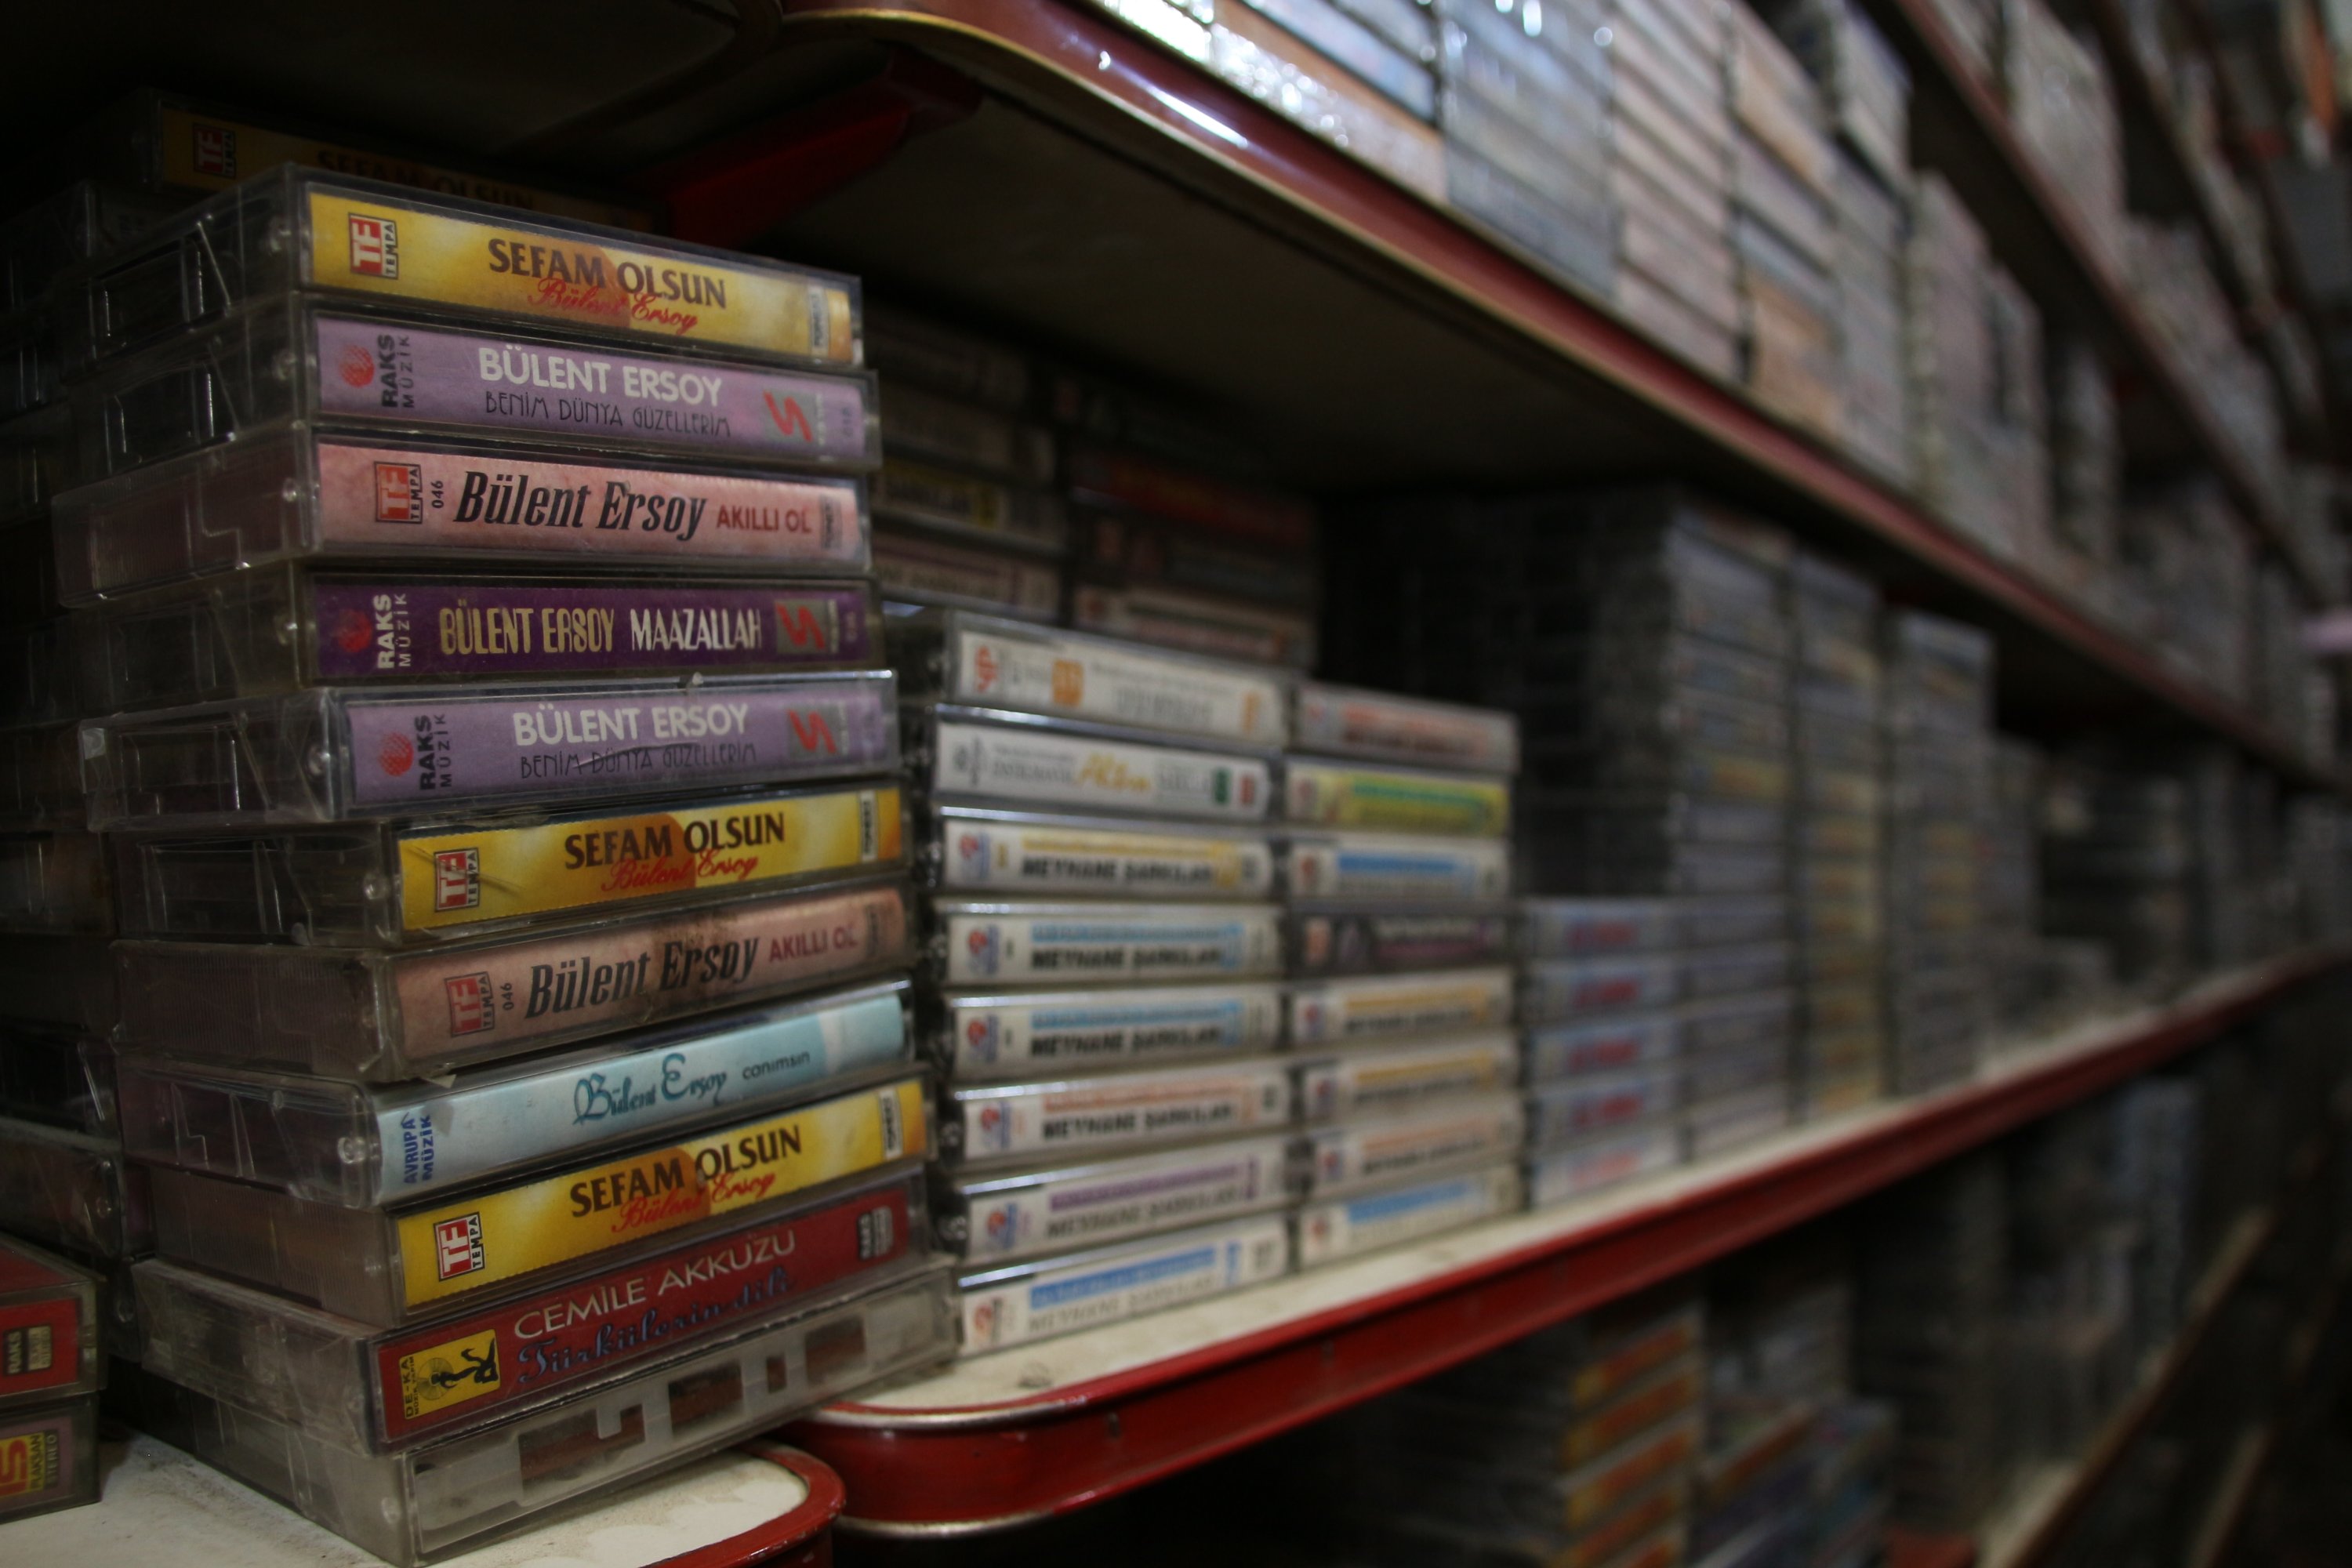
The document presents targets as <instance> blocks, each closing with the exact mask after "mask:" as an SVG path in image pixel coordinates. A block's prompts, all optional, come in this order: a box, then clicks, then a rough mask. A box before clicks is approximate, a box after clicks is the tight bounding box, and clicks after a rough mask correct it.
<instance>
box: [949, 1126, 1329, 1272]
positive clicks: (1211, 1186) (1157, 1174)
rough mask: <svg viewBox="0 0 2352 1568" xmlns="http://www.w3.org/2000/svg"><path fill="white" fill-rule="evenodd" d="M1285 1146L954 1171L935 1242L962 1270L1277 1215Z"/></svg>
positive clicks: (1217, 1146) (1284, 1196) (1252, 1142)
mask: <svg viewBox="0 0 2352 1568" xmlns="http://www.w3.org/2000/svg"><path fill="white" fill-rule="evenodd" d="M1291 1152H1292V1151H1291V1140H1290V1139H1289V1138H1288V1137H1287V1136H1275V1137H1258V1138H1240V1139H1231V1140H1225V1141H1222V1142H1214V1143H1197V1144H1191V1145H1187V1146H1186V1147H1184V1148H1181V1149H1170V1150H1165V1151H1159V1150H1155V1151H1151V1152H1145V1153H1140V1154H1129V1155H1126V1156H1124V1157H1122V1158H1118V1159H1110V1160H1096V1161H1089V1162H1086V1163H1076V1164H1072V1163H1056V1164H1052V1165H1047V1166H1045V1167H1043V1168H1041V1169H1037V1170H1026V1171H1008V1172H993V1171H980V1172H958V1173H954V1174H952V1175H951V1176H950V1177H948V1178H947V1180H946V1181H945V1183H944V1184H943V1185H942V1187H941V1189H940V1194H939V1209H938V1213H939V1240H940V1245H941V1246H942V1247H946V1248H947V1249H948V1250H949V1251H950V1252H952V1253H955V1254H956V1255H957V1256H959V1257H961V1258H964V1259H966V1260H967V1261H969V1262H972V1263H979V1262H983V1261H987V1260H991V1259H1004V1258H1026V1257H1030V1256H1033V1255H1035V1254H1039V1253H1062V1252H1068V1251H1070V1250H1072V1249H1073V1248H1076V1247H1096V1246H1107V1245H1108V1244H1110V1243H1113V1242H1119V1241H1126V1240H1129V1239H1131V1238H1133V1237H1139V1236H1150V1235H1153V1234H1156V1233H1158V1232H1160V1231H1165V1230H1173V1229H1176V1228H1178V1227H1179V1226H1190V1225H1204V1224H1208V1223H1211V1222H1213V1221H1220V1220H1228V1219H1234V1218H1238V1217H1241V1216H1244V1215H1253V1214H1258V1213H1262V1212H1264V1211H1265V1210H1267V1209H1272V1208H1279V1207H1281V1206H1282V1205H1284V1204H1286V1203H1287V1202H1288V1201H1289V1199H1290V1190H1291Z"/></svg>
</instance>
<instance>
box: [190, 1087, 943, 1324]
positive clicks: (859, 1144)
mask: <svg viewBox="0 0 2352 1568" xmlns="http://www.w3.org/2000/svg"><path fill="white" fill-rule="evenodd" d="M929 1125H930V1124H929V1115H928V1112H927V1108H926V1106H925V1097H924V1092H923V1080H922V1079H920V1078H919V1077H900V1078H895V1079H889V1080H887V1081H886V1082H883V1083H880V1084H878V1085H868V1086H867V1087H865V1088H861V1089H845V1090H842V1091H840V1092H837V1093H835V1094H834V1095H833V1096H832V1097H831V1098H829V1099H824V1100H814V1101H811V1102H809V1103H807V1104H804V1105H801V1106H797V1107H794V1108H793V1109H792V1110H783V1111H771V1112H767V1113H765V1114H761V1115H757V1116H753V1117H751V1118H749V1119H739V1120H736V1121H730V1122H728V1123H725V1124H721V1125H719V1126H713V1127H708V1128H705V1129H704V1130H702V1131H698V1132H695V1133H693V1134H691V1135H688V1136H687V1137H685V1138H682V1139H680V1140H679V1141H678V1142H675V1143H670V1144H662V1145H652V1146H646V1147H642V1148H638V1149H636V1150H635V1151H633V1152H624V1153H620V1154H614V1155H607V1156H604V1157H603V1158H599V1159H594V1160H589V1161H583V1162H579V1163H572V1164H570V1165H563V1164H557V1165H545V1166H542V1167H541V1169H540V1170H539V1171H538V1172H536V1173H532V1174H529V1175H524V1176H520V1177H518V1178H515V1179H512V1180H509V1181H508V1182H506V1183H504V1184H501V1185H499V1186H494V1187H485V1188H478V1189H475V1190H473V1191H470V1192H466V1193H461V1194H457V1195H454V1196H452V1195H444V1196H441V1197H439V1198H436V1199H434V1200H431V1201H429V1202H426V1203H423V1204H416V1205H406V1206H404V1207H402V1208H399V1209H393V1210H384V1209H354V1208H344V1207H341V1206H340V1205H333V1204H322V1203H314V1202H311V1201H309V1200H307V1199H302V1198H297V1197H294V1196H292V1195H291V1194H285V1193H278V1192H273V1191H270V1190H269V1189H268V1188H266V1187H255V1186H248V1185H246V1184H242V1183H237V1182H228V1181H223V1180H221V1179H220V1178H218V1177H215V1176H205V1175H198V1174H196V1173H193V1172H189V1171H183V1170H178V1169H175V1168H173V1167H170V1166H155V1167H152V1170H151V1172H150V1174H151V1177H152V1180H151V1183H150V1186H151V1190H152V1200H153V1205H154V1221H155V1224H154V1230H155V1250H156V1252H157V1254H158V1255H159V1256H161V1257H163V1258H169V1259H172V1260H173V1261H175V1262H186V1263H192V1264H194V1265H196V1266H198V1267H201V1268H205V1269H207V1270H209V1271H211V1272H213V1273H215V1274H221V1275H226V1276H227V1277H228V1278H230V1279H242V1280H245V1281H247V1283H249V1284H253V1285H257V1286H260V1287H261V1288H263V1289H269V1290H276V1291H278V1293H280V1294H281V1295H286V1296H290V1297H293V1298H294V1299H295V1300H299V1301H307V1302H310V1304H311V1305H313V1306H316V1307H319V1308H320V1309H322V1310H326V1311H329V1312H333V1313H336V1314H338V1315H340V1316H342V1317H346V1318H354V1319H357V1320H358V1321H362V1322H364V1323H370V1324H373V1325H375V1326H377V1327H379V1328H397V1327H399V1326H401V1325H403V1324H404V1323H409V1322H413V1321H417V1320H419V1319H423V1318H430V1317H439V1316H446V1315H447V1314H449V1313H451V1312H454V1311H456V1310H457V1309H458V1308H459V1307H460V1306H461V1305H463V1304H467V1303H471V1302H474V1301H478V1300H485V1299H487V1298H488V1297H489V1296H490V1294H491V1293H492V1292H495V1291H499V1290H502V1289H509V1288H511V1289H523V1288H524V1287H525V1286H526V1285H527V1284H528V1285H532V1286H536V1285H539V1284H541V1283H542V1282H545V1281H548V1280H551V1279H557V1278H560V1277H561V1274H560V1273H559V1271H571V1270H575V1269H580V1268H587V1267H590V1266H592V1265H594V1264H599V1263H603V1262H605V1261H613V1262H619V1261H625V1260H626V1259H627V1258H630V1257H633V1256H635V1255H638V1254H641V1253H644V1252H648V1251H652V1250H655V1249H656V1244H667V1245H669V1246H675V1245H677V1243H678V1242H680V1241H684V1240H687V1239H688V1238H690V1237H702V1236H706V1235H709V1234H710V1233H712V1232H715V1231H718V1230H720V1229H724V1228H726V1227H727V1226H730V1225H732V1224H740V1222H742V1221H743V1220H744V1219H746V1218H749V1217H750V1216H751V1213H752V1212H753V1211H765V1212H770V1213H772V1212H774V1211H775V1209H776V1208H777V1207H778V1206H779V1205H782V1202H783V1201H784V1200H785V1199H786V1198H790V1197H796V1196H798V1195H800V1194H806V1195H807V1197H809V1198H814V1196H815V1195H816V1193H817V1191H818V1190H819V1189H824V1188H827V1187H829V1186H831V1185H832V1184H840V1183H846V1182H850V1181H854V1180H863V1179H867V1178H872V1177H877V1176H880V1175H881V1174H883V1173H886V1172H889V1171H894V1170H905V1169H909V1168H911V1167H912V1166H913V1165H916V1164H919V1163H921V1161H922V1159H923V1157H924V1156H925V1155H926V1154H928V1153H929V1151H930V1143H931V1140H930V1136H929Z"/></svg>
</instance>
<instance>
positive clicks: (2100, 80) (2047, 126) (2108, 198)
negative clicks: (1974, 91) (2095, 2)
mask: <svg viewBox="0 0 2352 1568" xmlns="http://www.w3.org/2000/svg"><path fill="white" fill-rule="evenodd" d="M2077 15H2079V13H2077ZM2000 16H2001V30H2000V53H1999V60H2000V73H1999V74H2000V86H2001V89H2002V96H2003V97H2004V98H2005V99H2006V100H2007V101H2008V106H2009V118H2010V122H2011V124H2012V125H2014V126H2015V127H2016V128H2017V134H2018V138H2019V140H2021V141H2022V142H2024V143H2025V144H2026V146H2028V147H2030V148H2032V150H2033V154H2034V156H2035V157H2036V158H2037V159H2038V160H2039V161H2040V162H2041V163H2042V168H2043V170H2044V171H2046V172H2047V174H2049V175H2050V176H2051V178H2052V184H2053V185H2054V186H2055V187H2056V188H2057V189H2058V190H2060V191H2062V192H2063V193H2064V195H2063V200H2065V201H2067V202H2069V203H2071V204H2072V205H2073V206H2074V216H2075V217H2076V219H2077V220H2078V222H2077V226H2078V227H2079V229H2080V230H2081V232H2082V233H2083V234H2084V235H2085V236H2087V237H2089V239H2090V241H2091V243H2092V245H2093V246H2094V247H2096V248H2097V249H2098V250H2099V251H2100V252H2101V253H2102V254H2103V255H2104V256H2105V258H2106V259H2107V260H2108V261H2109V262H2110V263H2114V262H2119V261H2120V260H2121V259H2122V258H2123V253H2124V200H2125V194H2124V193H2125V170H2124V132H2123V115H2122V110H2121V109H2120V107H2119V106H2118V104H2117V102H2116V85H2115V79H2114V78H2113V76H2112V75H2111V74H2110V73H2109V70H2108V68H2107V61H2106V57H2105V53H2104V52H2103V51H2102V50H2101V49H2100V47H2099V46H2098V43H2097V41H2096V40H2095V38H2091V37H2078V36H2077V35H2076V33H2075V32H2074V29H2073V28H2072V27H2070V26H2067V24H2066V23H2065V22H2063V21H2062V20H2060V18H2059V15H2058V10H2057V9H2053V7H2052V6H2051V5H2049V4H2048V3H2047V0H2002V4H2001V7H2000ZM2126 68H2136V66H2127V67H2126Z"/></svg>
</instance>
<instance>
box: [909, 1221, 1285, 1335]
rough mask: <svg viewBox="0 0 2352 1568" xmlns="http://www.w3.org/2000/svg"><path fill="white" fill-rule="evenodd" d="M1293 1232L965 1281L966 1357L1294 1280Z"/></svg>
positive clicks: (961, 1308)
mask: <svg viewBox="0 0 2352 1568" xmlns="http://www.w3.org/2000/svg"><path fill="white" fill-rule="evenodd" d="M1290 1267H1291V1262H1290V1227H1289V1223H1288V1222H1287V1221H1286V1219H1284V1218H1283V1217H1282V1216H1281V1215H1263V1216H1261V1217H1258V1218H1255V1219H1245V1220H1236V1221H1233V1222H1230V1223H1227V1224H1224V1225H1216V1226H1201V1227H1200V1228H1197V1229H1193V1230H1183V1231H1178V1232H1176V1233H1174V1234H1172V1235H1170V1236H1164V1237H1151V1238H1150V1239H1148V1240H1143V1241H1131V1242H1125V1243H1122V1244H1120V1245H1118V1246H1116V1247H1101V1248H1097V1249H1096V1250H1093V1251H1089V1252H1082V1253H1078V1254H1076V1255H1072V1256H1066V1257H1060V1258H1045V1259H1041V1260H1039V1261H1036V1262H1031V1263H1011V1264H1000V1265H996V1266H993V1267H986V1268H967V1269H965V1270H964V1271H962V1272H961V1273H960V1274H958V1275H957V1277H956V1312H957V1317H958V1318H959V1319H960V1321H961V1327H962V1335H963V1353H964V1354H965V1355H979V1354H982V1353H983V1352H988V1351H998V1350H1006V1349H1010V1348H1011V1347H1013V1346H1014V1345H1023V1344H1028V1343H1030V1342H1033V1341H1036V1340H1042V1339H1048V1338H1051V1337H1052V1336H1054V1335H1055V1334H1066V1333H1074V1332H1076V1331H1078V1330H1080V1329H1094V1328H1100V1327H1102V1326H1104V1325H1105V1324H1108V1323H1119V1322H1125V1321H1128V1320H1129V1319H1131V1318H1139V1317H1141V1316H1142V1315H1144V1314H1145V1313H1147V1312H1157V1311H1162V1310H1166V1309H1168V1308H1171V1307H1179V1306H1182V1305H1183V1304H1184V1303H1186V1302H1188V1301H1198V1300H1205V1299H1207V1298H1209V1297H1212V1296H1223V1295H1226V1294H1228V1293H1230V1292H1232V1291H1234V1290H1240V1289H1245V1288H1247V1287H1249V1286H1252V1285H1257V1284H1262V1283H1264V1282H1265V1281H1266V1280H1268V1279H1280V1278H1281V1277H1282V1276H1283V1275H1285V1274H1287V1273H1289V1272H1290Z"/></svg>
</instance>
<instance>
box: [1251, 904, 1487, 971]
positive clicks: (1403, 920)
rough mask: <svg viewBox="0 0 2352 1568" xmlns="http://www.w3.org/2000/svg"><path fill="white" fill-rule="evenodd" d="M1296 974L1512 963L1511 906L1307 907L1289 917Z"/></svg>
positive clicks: (1464, 967) (1292, 969)
mask: <svg viewBox="0 0 2352 1568" xmlns="http://www.w3.org/2000/svg"><path fill="white" fill-rule="evenodd" d="M1286 919H1287V924H1288V927H1289V931H1290V963H1291V973H1294V974H1296V975H1297V976H1299V977H1300V978H1302V979H1320V978H1323V977H1326V976H1334V975H1346V974H1389V973H1403V972H1406V971H1410V970H1417V969H1468V968H1476V967H1481V966H1485V965H1488V964H1496V963H1508V962H1510V958H1511V917H1510V912H1509V910H1508V907H1507V906H1505V905H1499V904H1498V905H1493V906H1489V907H1487V908H1485V909H1479V908H1475V907H1472V908H1463V907H1460V906H1447V905H1439V906H1437V907H1435V908H1430V909H1375V910H1363V909H1349V908H1344V907H1342V908H1318V907H1315V906H1311V905H1310V906H1306V907H1299V908H1294V909H1292V910H1290V911H1289V914H1288V916H1287V917H1286Z"/></svg>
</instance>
